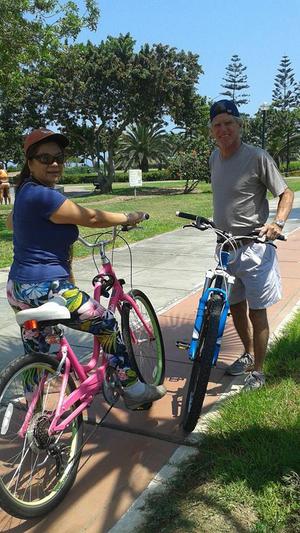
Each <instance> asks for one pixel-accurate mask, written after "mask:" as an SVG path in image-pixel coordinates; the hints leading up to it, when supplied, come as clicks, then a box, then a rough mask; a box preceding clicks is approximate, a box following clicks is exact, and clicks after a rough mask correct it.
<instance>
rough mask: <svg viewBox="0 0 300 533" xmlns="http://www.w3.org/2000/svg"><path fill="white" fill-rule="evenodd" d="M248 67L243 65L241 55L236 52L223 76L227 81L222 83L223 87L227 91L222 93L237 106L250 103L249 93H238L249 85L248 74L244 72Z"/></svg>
mask: <svg viewBox="0 0 300 533" xmlns="http://www.w3.org/2000/svg"><path fill="white" fill-rule="evenodd" d="M246 69H247V67H244V66H243V65H242V63H241V60H240V58H239V56H238V55H237V54H234V55H233V56H232V58H231V62H230V63H229V65H228V67H226V75H225V78H223V80H224V81H225V83H224V84H221V87H224V89H227V91H224V92H223V93H220V94H222V95H224V96H229V97H230V99H231V100H233V101H234V102H235V103H236V105H237V106H239V105H242V104H248V102H249V94H244V93H243V94H237V93H240V91H243V90H244V89H248V87H249V85H248V83H247V81H248V78H247V74H244V72H245V70H246Z"/></svg>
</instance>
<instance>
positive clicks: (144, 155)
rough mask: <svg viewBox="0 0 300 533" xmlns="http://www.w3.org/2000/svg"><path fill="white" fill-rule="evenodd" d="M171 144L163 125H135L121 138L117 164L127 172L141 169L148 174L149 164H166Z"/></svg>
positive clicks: (117, 150)
mask: <svg viewBox="0 0 300 533" xmlns="http://www.w3.org/2000/svg"><path fill="white" fill-rule="evenodd" d="M170 148H171V147H170V142H169V137H168V135H167V134H166V131H165V130H164V129H163V128H162V127H161V123H157V124H153V125H147V124H143V123H138V124H133V125H132V126H130V127H128V128H127V129H126V131H125V132H124V133H123V134H122V136H121V137H120V140H119V142H118V146H117V149H116V152H117V153H116V162H117V163H118V164H120V165H121V166H122V167H123V168H125V170H127V169H128V168H139V169H141V170H142V171H143V172H148V170H149V162H150V161H151V162H153V163H166V162H167V160H168V155H169V154H170Z"/></svg>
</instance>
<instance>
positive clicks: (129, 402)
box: [123, 383, 167, 410]
mask: <svg viewBox="0 0 300 533" xmlns="http://www.w3.org/2000/svg"><path fill="white" fill-rule="evenodd" d="M166 392H167V389H166V387H165V386H164V385H157V386H155V385H148V384H147V383H145V389H144V391H143V392H142V393H141V394H138V395H137V394H134V395H133V394H132V393H131V392H130V387H129V389H128V390H126V388H125V389H123V398H124V403H125V405H126V407H127V409H131V410H135V409H141V408H143V406H145V407H146V406H149V407H150V406H151V404H152V402H155V401H156V400H160V399H161V398H162V397H163V396H164V395H165V394H166ZM149 404H150V405H149Z"/></svg>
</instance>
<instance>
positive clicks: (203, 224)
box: [176, 211, 287, 242]
mask: <svg viewBox="0 0 300 533" xmlns="http://www.w3.org/2000/svg"><path fill="white" fill-rule="evenodd" d="M176 216H177V217H180V218H186V219H188V220H193V221H194V222H196V224H195V225H194V227H196V228H197V229H200V230H201V231H204V230H206V229H208V228H212V229H215V230H216V231H217V233H218V235H221V236H223V237H224V238H225V239H234V240H239V239H247V238H249V239H253V238H254V239H255V238H256V239H257V242H265V241H263V240H262V239H263V237H259V231H258V230H254V231H252V232H251V233H250V234H248V235H232V234H231V233H227V232H226V231H222V230H220V229H218V228H217V227H216V225H215V223H214V221H213V220H211V219H209V218H205V217H202V216H200V215H192V214H191V213H184V212H182V211H176ZM276 239H277V240H278V241H286V240H287V238H286V235H278V236H277V237H276Z"/></svg>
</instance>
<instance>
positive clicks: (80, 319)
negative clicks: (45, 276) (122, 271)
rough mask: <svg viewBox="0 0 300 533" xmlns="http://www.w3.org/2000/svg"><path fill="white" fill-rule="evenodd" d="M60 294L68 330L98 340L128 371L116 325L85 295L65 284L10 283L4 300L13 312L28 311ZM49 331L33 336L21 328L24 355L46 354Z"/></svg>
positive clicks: (110, 317) (55, 282)
mask: <svg viewBox="0 0 300 533" xmlns="http://www.w3.org/2000/svg"><path fill="white" fill-rule="evenodd" d="M55 294H60V295H61V296H63V297H64V298H65V300H66V307H67V308H68V309H69V311H70V314H71V320H70V322H69V323H68V326H69V327H70V328H72V329H76V330H79V331H84V332H85V333H92V334H93V335H95V336H97V338H98V339H99V342H100V343H101V346H102V348H103V350H104V351H105V353H106V354H110V355H112V356H114V357H113V358H111V359H114V363H115V365H116V366H118V367H119V368H130V367H131V365H130V361H129V357H128V354H127V351H126V348H125V345H124V343H123V340H122V337H121V333H120V330H119V326H118V323H117V321H116V319H115V317H114V315H113V313H112V312H111V311H109V310H106V309H105V308H104V307H103V306H102V305H101V304H99V303H98V302H97V301H96V300H94V299H93V298H91V297H90V296H89V295H88V294H87V293H85V292H83V291H81V290H80V289H79V288H78V287H76V286H75V285H73V284H72V283H70V282H69V281H67V280H55V281H44V282H41V283H19V282H16V281H12V280H9V281H8V283H7V299H8V302H9V304H10V305H11V307H12V308H13V309H14V311H15V312H18V311H20V310H22V309H28V308H30V307H38V306H40V305H42V304H44V303H46V302H47V301H48V300H50V299H51V298H53V296H54V295H55ZM47 335H49V327H48V328H47V327H45V328H44V329H41V330H40V332H39V334H38V335H37V336H36V335H33V333H32V332H31V331H29V332H27V331H25V330H24V329H23V328H22V340H23V344H24V348H25V352H26V353H29V352H32V351H34V352H42V353H48V352H49V349H50V345H49V344H48V343H47V340H46V338H47Z"/></svg>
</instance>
